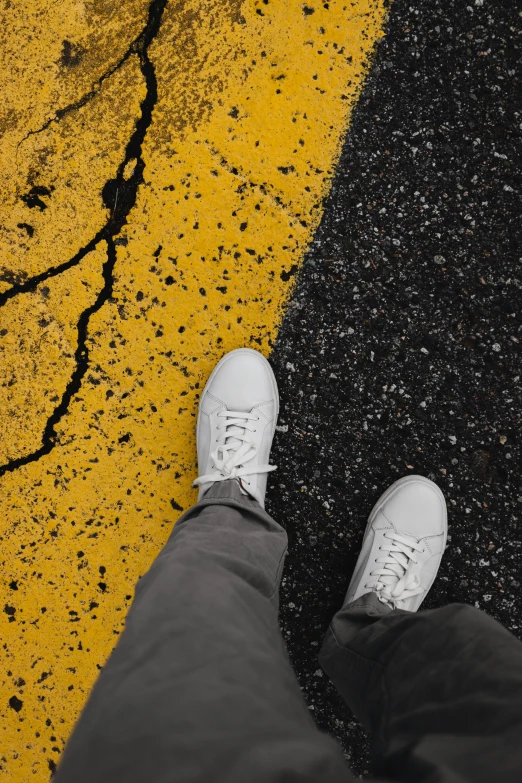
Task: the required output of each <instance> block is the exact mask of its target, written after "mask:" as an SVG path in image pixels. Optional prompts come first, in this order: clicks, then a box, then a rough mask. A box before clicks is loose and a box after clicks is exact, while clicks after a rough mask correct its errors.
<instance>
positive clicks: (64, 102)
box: [0, 0, 385, 783]
mask: <svg viewBox="0 0 522 783" xmlns="http://www.w3.org/2000/svg"><path fill="white" fill-rule="evenodd" d="M13 6H15V7H13ZM148 9H149V5H148V3H146V2H142V1H141V0H139V1H138V0H134V1H133V2H127V3H125V4H118V3H114V4H112V3H105V4H96V5H94V4H90V3H89V4H87V3H82V2H80V3H78V2H77V0H62V2H60V3H58V4H57V3H52V2H50V3H48V4H47V7H46V8H42V7H41V3H40V2H37V0H26V1H25V3H17V4H12V6H11V8H9V9H8V10H6V11H4V12H3V13H4V15H5V16H6V19H5V20H4V24H3V26H2V29H3V33H2V35H3V38H4V41H3V46H2V47H1V50H2V55H1V56H2V58H3V62H2V67H1V68H0V73H1V74H2V76H1V79H2V80H3V82H4V83H3V84H0V91H1V92H2V95H3V96H5V97H4V104H3V109H2V115H1V116H0V127H2V129H3V136H2V141H1V143H0V162H1V166H0V171H1V172H2V173H1V178H0V190H1V193H0V196H1V197H0V253H1V256H0V301H2V299H1V297H2V296H3V298H4V300H5V304H4V306H3V307H2V308H1V309H0V465H3V466H5V465H7V466H11V467H12V466H13V465H15V466H17V467H16V469H15V470H10V469H8V470H7V471H6V472H5V473H4V474H3V476H2V477H1V479H0V497H1V501H2V512H3V513H2V515H1V519H0V545H1V548H0V552H1V562H2V579H1V590H2V596H1V606H2V609H3V612H2V613H1V615H0V616H1V617H2V618H3V619H2V621H1V622H2V623H3V626H2V645H3V646H2V651H1V659H2V666H1V673H0V715H1V720H0V774H1V775H3V776H5V777H8V778H9V780H10V781H12V782H13V783H22V781H23V782H25V781H28V780H31V781H32V780H35V781H40V780H42V781H43V780H47V779H48V775H49V771H50V769H52V767H53V765H54V764H56V763H57V761H58V759H59V753H60V751H61V750H62V749H63V746H64V743H65V741H66V739H67V736H68V734H69V732H70V730H71V727H72V725H73V723H74V720H75V718H76V716H77V714H78V712H79V710H80V709H81V707H82V704H83V703H84V700H85V698H86V696H87V694H88V692H89V689H90V688H91V686H92V683H93V681H94V679H95V678H96V675H97V673H98V670H99V667H100V666H102V665H103V663H104V661H105V660H106V658H107V656H108V654H109V652H110V650H111V649H112V647H113V645H114V644H115V642H116V639H117V635H118V634H119V633H120V632H121V630H122V628H123V624H124V619H125V612H126V610H127V608H128V606H129V603H130V601H131V596H132V593H133V587H134V584H135V582H136V580H137V578H138V577H139V576H140V574H142V573H144V572H145V571H146V570H147V568H148V567H149V565H150V563H151V561H152V559H153V558H154V557H155V555H156V554H157V553H158V551H159V549H160V548H161V546H162V544H163V543H164V542H165V540H166V538H167V536H168V534H169V532H170V529H171V527H172V524H173V523H174V522H175V520H176V518H177V517H178V515H179V510H180V509H181V508H183V509H184V508H187V507H188V506H190V505H191V504H192V503H193V502H194V500H195V497H196V494H195V492H194V491H193V490H192V489H191V486H190V485H191V481H192V479H193V478H194V477H195V475H196V473H195V443H194V423H195V416H196V406H197V400H198V395H199V391H200V390H201V389H202V387H203V384H204V381H205V379H206V377H207V375H208V373H209V371H210V369H211V368H212V366H213V364H214V363H215V361H216V360H217V359H218V358H219V357H220V356H221V355H222V354H223V353H224V352H225V351H228V350H231V349H232V348H236V347H238V346H240V345H251V346H253V347H256V348H259V349H260V350H262V351H263V352H264V353H266V354H268V353H269V351H270V347H271V345H272V344H273V340H274V338H275V337H276V334H277V330H278V327H279V324H280V321H281V317H282V313H283V308H284V303H285V301H286V300H287V298H288V296H289V293H290V291H291V287H292V284H293V280H294V277H295V274H294V273H295V271H296V269H297V268H298V266H299V264H300V262H301V259H302V257H303V253H304V251H305V249H306V247H307V244H308V242H309V241H310V239H311V237H312V235H313V232H314V230H315V228H316V226H317V224H318V221H319V219H320V217H321V212H322V200H323V198H324V196H325V195H326V193H327V191H328V188H329V185H330V182H331V177H332V173H333V170H334V167H335V163H336V161H337V159H338V155H339V152H340V145H341V142H342V139H343V135H344V133H345V130H346V128H347V124H348V121H349V117H350V112H351V110H352V108H353V106H354V103H355V100H356V97H357V94H358V91H359V89H360V87H361V83H362V80H363V78H364V75H365V73H366V71H367V68H368V66H369V60H370V56H371V52H372V50H373V47H374V45H375V42H376V40H377V38H378V37H380V36H381V35H382V29H383V24H384V16H385V10H384V0H353V2H347V1H346V0H345V1H344V2H342V1H341V0H334V1H333V2H329V3H322V2H321V3H319V2H316V1H315V0H310V1H309V2H306V3H303V2H294V0H291V1H289V0H284V1H283V0H277V1H276V0H269V2H265V0H245V2H242V3H241V2H239V1H238V0H209V2H206V3H201V2H200V0H186V1H185V2H180V0H178V1H177V2H174V1H173V0H171V1H170V2H169V3H168V4H167V6H166V9H165V11H164V13H163V17H162V20H161V27H160V29H159V32H158V33H157V35H156V36H155V38H154V40H153V41H151V42H149V44H150V45H147V55H146V57H145V58H144V57H143V56H142V55H140V54H139V47H140V46H141V44H140V43H139V41H140V39H139V36H140V31H141V30H143V28H144V27H145V26H146V24H147V15H148ZM141 40H142V39H141ZM132 41H138V43H137V44H136V45H131V44H132ZM133 47H134V48H133ZM147 57H148V58H149V60H147ZM140 58H141V59H140ZM148 62H150V63H151V67H153V69H154V71H155V79H156V82H157V93H158V94H157V102H156V104H155V106H154V110H153V115H152V121H151V122H150V125H149V126H148V128H147V129H146V135H145V139H144V141H143V144H142V146H141V158H142V160H143V162H144V164H145V168H144V170H143V180H144V181H143V183H142V184H140V186H139V188H138V191H137V199H136V203H135V205H134V206H133V208H132V209H131V210H130V212H129V214H128V216H127V220H126V223H124V224H123V226H121V228H120V227H119V226H118V227H117V229H114V231H113V233H112V234H111V235H110V236H109V235H103V236H101V234H100V232H103V231H104V230H107V228H105V229H104V227H107V226H110V225H115V224H111V223H110V221H111V213H110V212H109V210H108V208H107V206H106V204H107V203H109V202H110V203H112V204H113V206H114V196H115V193H114V192H112V191H111V190H110V187H109V188H107V187H105V190H104V186H105V183H107V182H108V181H109V180H115V178H116V176H117V170H118V166H120V164H122V162H126V163H125V165H124V171H122V172H121V177H120V179H119V180H118V183H119V184H118V187H117V190H118V196H117V198H119V199H123V201H120V207H119V208H120V209H123V208H124V199H125V185H124V183H130V184H132V182H133V181H134V180H133V177H134V178H136V177H137V176H138V174H139V171H138V169H139V161H138V159H137V158H133V157H132V156H131V157H129V154H127V157H126V146H127V143H128V141H129V139H130V138H131V136H132V134H133V131H134V127H135V123H136V122H137V121H138V120H139V118H140V114H141V111H140V103H141V102H142V101H144V99H145V98H146V96H147V95H149V96H150V94H151V81H150V78H151V77H150V73H151V71H150V69H149V70H147V68H149V65H148V64H147V63H148ZM144 74H145V77H144ZM147 74H149V76H147ZM147 79H148V80H149V81H148V82H147ZM127 153H128V151H127ZM133 154H134V153H133ZM136 154H137V153H136ZM137 166H138V169H137V168H136V167H137ZM114 189H116V186H115V188H114ZM114 189H113V190H114ZM102 190H103V191H104V195H105V201H104V198H103V197H102ZM111 192H112V196H111ZM107 194H109V195H107ZM110 198H112V202H111V201H110ZM117 209H118V207H116V211H117ZM109 233H110V232H109ZM95 238H97V239H96V241H94V240H95ZM89 243H91V244H92V250H91V252H85V253H84V254H83V255H82V254H81V253H80V256H79V260H78V263H76V261H74V263H70V265H69V268H67V266H68V264H69V262H70V260H71V259H75V258H78V255H77V254H78V252H79V251H80V250H81V248H85V247H90V245H89ZM111 253H112V255H111ZM114 253H115V255H114ZM111 259H112V261H111ZM111 264H112V265H111ZM62 267H63V271H61V272H60V273H58V272H57V270H58V271H59V270H60V269H62ZM49 270H54V271H52V272H50V271H49ZM109 278H110V282H109ZM34 279H35V280H36V282H37V283H38V285H36V288H35V290H30V289H31V284H30V281H31V280H34ZM38 281H39V282H38ZM24 285H25V286H26V287H25V288H24ZM33 287H34V286H33ZM111 287H112V290H109V289H110V288H111ZM103 291H105V294H106V296H105V298H104V299H103V301H102V299H100V298H99V297H100V292H103ZM13 292H14V294H15V295H13V296H11V298H9V297H10V295H11V293H13ZM17 292H18V293H17ZM96 303H98V304H96ZM89 308H91V310H89ZM82 314H83V315H82ZM86 314H88V315H86ZM82 319H83V320H82ZM79 322H80V338H81V332H82V328H83V330H84V337H85V338H86V339H85V346H83V342H82V345H81V346H80V347H81V351H80V353H81V352H82V351H86V352H88V359H89V366H88V368H87V370H86V371H85V372H84V373H83V375H81V377H80V376H78V388H77V389H76V390H74V393H72V392H71V394H70V399H69V400H68V401H67V404H66V405H64V409H63V410H62V414H63V415H62V414H60V416H58V417H55V419H54V424H53V426H52V427H51V430H53V429H54V431H55V432H56V437H55V439H54V441H53V437H54V436H53V437H49V434H50V432H51V430H50V429H49V427H50V425H49V423H48V422H49V420H50V417H51V419H52V417H53V411H55V410H56V409H57V407H59V406H60V404H61V403H62V402H63V399H64V394H66V393H67V392H66V390H67V388H68V387H70V383H71V377H73V376H74V373H75V371H77V368H78V366H79V365H78V351H79V350H80V349H79V348H78V339H79V329H78V324H79ZM82 324H83V327H82ZM82 355H84V354H82ZM85 355H87V354H86V353H85ZM80 360H81V357H80ZM46 427H47V430H46ZM46 433H47V435H46ZM51 434H52V433H51ZM43 443H47V445H48V446H49V448H48V450H47V452H46V453H43V454H42V455H41V456H39V458H37V457H36V456H34V460H33V461H29V462H28V463H27V464H21V463H23V462H24V460H26V459H27V458H28V456H29V458H30V455H31V454H32V455H38V454H39V449H40V450H41V449H42V444H43ZM172 600H173V606H175V601H176V596H173V597H172Z"/></svg>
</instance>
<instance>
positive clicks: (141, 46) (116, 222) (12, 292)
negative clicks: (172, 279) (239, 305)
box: [0, 0, 168, 477]
mask: <svg viewBox="0 0 522 783" xmlns="http://www.w3.org/2000/svg"><path fill="white" fill-rule="evenodd" d="M167 2H168V0H152V2H151V4H150V5H149V12H148V19H147V23H146V25H145V27H144V28H143V30H142V31H141V33H140V35H139V36H138V37H137V38H136V39H135V41H133V43H132V44H131V48H132V47H134V50H133V51H132V52H130V54H136V55H137V56H138V57H139V60H140V70H141V73H142V76H143V78H144V79H145V85H146V88H147V92H146V95H145V98H144V99H143V101H142V103H141V117H140V118H139V119H138V120H137V122H136V125H135V128H134V132H133V134H132V136H131V138H130V139H129V142H128V143H127V147H126V149H125V156H124V159H123V160H122V162H121V163H120V165H119V166H118V171H117V173H116V176H115V177H114V178H113V179H110V180H108V181H107V182H106V183H105V185H104V187H103V190H102V197H103V200H104V203H105V206H106V207H107V208H108V209H109V210H110V215H109V219H108V221H107V223H106V224H105V226H104V227H103V228H102V229H101V230H100V231H98V233H97V234H96V235H95V236H94V237H93V238H92V239H91V240H90V242H89V243H88V244H87V245H85V247H83V248H82V249H81V250H79V251H78V253H76V254H75V255H74V256H73V257H72V258H71V259H69V261H67V262H65V263H64V264H61V265H60V266H59V267H54V268H53V269H51V270H47V271H46V272H44V273H42V274H40V275H36V276H35V277H33V278H31V279H30V280H27V281H25V282H24V283H21V284H18V285H16V286H13V288H10V289H9V290H8V291H5V292H4V293H3V294H2V295H0V306H1V305H3V304H5V303H6V302H7V301H8V300H9V299H11V298H12V297H13V296H16V295H17V294H19V293H24V292H27V291H34V290H35V289H36V287H37V286H38V285H39V283H41V282H42V281H43V280H46V279H48V278H49V277H54V276H55V275H57V274H59V273H60V272H63V271H65V270H66V269H70V268H71V267H72V266H75V265H76V264H78V263H79V262H80V261H81V260H82V258H84V257H85V256H86V255H87V253H89V252H90V251H91V250H94V248H95V247H96V246H97V245H98V244H99V242H101V241H102V240H104V241H105V242H106V243H107V260H106V261H105V263H104V265H103V268H102V277H103V280H104V285H103V288H102V289H101V291H100V292H99V294H98V296H97V298H96V301H95V302H94V304H93V305H91V306H90V307H88V308H86V309H85V310H84V311H83V312H82V314H81V315H80V318H79V319H78V325H77V329H78V345H77V348H76V351H75V354H74V358H75V361H76V367H75V369H74V371H73V373H72V375H71V378H70V380H69V383H68V384H67V387H66V389H65V391H64V393H63V395H62V399H61V400H60V402H59V404H58V405H57V406H56V408H55V409H54V411H53V412H52V413H51V415H50V416H49V418H48V419H47V422H46V425H45V427H44V431H43V435H42V445H41V446H40V447H39V448H38V449H36V451H33V452H32V453H30V454H27V455H25V456H23V457H18V458H16V459H13V460H10V461H9V462H7V463H6V464H5V465H0V477H1V476H3V475H4V474H5V473H8V472H13V471H15V470H17V469H18V468H20V467H22V466H23V465H27V464H29V463H31V462H36V461H37V460H39V459H40V457H43V456H44V455H46V454H49V453H50V451H52V449H53V448H54V446H55V445H56V426H57V424H58V423H59V422H60V421H61V419H62V418H63V416H64V415H65V414H66V413H67V410H68V407H69V404H70V402H71V400H72V398H73V397H74V395H75V394H77V392H78V391H79V390H80V387H81V383H82V380H83V377H84V375H85V373H86V372H87V369H88V366H89V349H88V348H87V337H88V327H89V320H90V318H91V316H92V315H93V314H94V313H96V312H98V310H100V309H101V307H102V306H103V305H104V304H105V302H107V301H108V300H109V299H110V298H111V297H112V289H113V273H114V267H115V264H116V246H115V242H114V237H115V236H117V234H119V232H120V231H121V228H122V226H123V225H125V223H126V222H127V217H128V215H129V213H130V211H131V210H132V208H133V206H134V204H135V203H136V198H137V194H138V187H139V186H140V185H141V183H142V182H143V171H144V169H145V162H144V160H143V159H142V157H141V150H142V146H143V142H144V140H145V136H146V134H147V130H148V128H149V126H150V124H151V122H152V113H153V111H154V106H155V105H156V102H157V98H158V89H157V80H156V72H155V68H154V65H153V63H152V62H151V60H150V59H149V55H148V48H149V46H150V44H151V43H152V41H153V40H154V38H155V37H156V35H157V34H158V31H159V29H160V25H161V19H162V16H163V11H164V10H165V7H166V5H167ZM133 160H135V161H136V163H135V166H134V170H133V172H132V174H131V176H130V177H129V178H128V179H127V180H126V179H125V178H124V172H125V168H126V166H127V164H128V163H129V162H130V161H133Z"/></svg>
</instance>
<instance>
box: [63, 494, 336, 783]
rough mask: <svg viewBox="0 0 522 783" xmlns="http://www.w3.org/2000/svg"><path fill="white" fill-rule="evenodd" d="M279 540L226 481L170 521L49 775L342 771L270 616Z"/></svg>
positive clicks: (283, 777) (124, 778) (224, 778)
mask: <svg viewBox="0 0 522 783" xmlns="http://www.w3.org/2000/svg"><path fill="white" fill-rule="evenodd" d="M286 546H287V539H286V533H285V532H284V530H283V528H281V527H280V526H279V525H278V524H276V523H275V522H274V521H273V520H272V519H271V518H270V517H269V516H268V514H266V513H265V511H263V510H262V509H261V508H260V506H259V505H258V504H257V503H255V502H254V501H252V500H249V499H248V498H246V497H244V496H243V495H241V494H240V492H239V488H238V485H237V482H236V481H227V482H224V483H222V484H216V485H214V486H213V487H212V488H211V489H210V490H209V492H208V493H207V495H206V496H205V498H204V499H203V501H202V502H201V503H199V504H198V505H196V506H195V507H194V508H192V509H191V510H190V511H188V512H187V513H186V514H185V515H184V516H183V517H182V518H181V519H180V520H179V522H178V523H177V524H176V525H175V527H174V530H173V532H172V535H171V536H170V538H169V540H168V542H167V544H166V546H165V548H164V549H163V551H162V552H161V553H160V555H159V556H158V558H157V559H156V561H155V562H154V564H153V565H152V567H151V569H150V571H149V572H148V573H147V574H146V575H145V576H144V577H143V578H142V579H141V580H140V581H139V583H138V586H137V588H136V595H135V599H134V602H133V604H132V606H131V608H130V611H129V614H128V617H127V622H126V627H125V630H124V632H123V634H122V635H121V637H120V639H119V642H118V644H117V646H116V648H115V650H114V652H113V653H112V655H111V657H110V658H109V660H108V662H107V664H106V666H105V668H104V669H103V671H102V673H101V675H100V677H99V679H98V681H97V683H96V685H95V686H94V689H93V691H92V694H91V696H90V698H89V701H88V703H87V705H86V707H85V709H84V711H83V713H82V715H81V717H80V719H79V721H78V724H77V726H76V728H75V730H74V732H73V734H72V737H71V738H70V740H69V743H68V745H67V747H66V750H65V753H64V757H63V759H62V762H61V764H60V767H59V769H58V773H57V777H56V779H57V781H58V783H66V781H70V783H102V782H103V783H118V782H119V781H121V782H122V783H196V782H197V783H276V782H277V783H294V781H295V782H296V783H297V781H304V782H306V783H308V782H310V783H311V782H312V781H314V783H315V781H329V783H332V782H334V783H336V782H337V781H339V783H341V781H342V782H343V783H346V782H347V781H348V780H350V776H349V773H348V771H347V769H346V767H345V764H344V760H343V756H342V753H341V751H340V749H339V748H338V747H337V745H336V744H335V743H334V742H333V741H332V740H330V739H329V738H327V737H326V736H323V735H322V734H320V733H319V731H318V730H317V729H316V727H315V726H314V724H313V722H312V720H311V718H310V716H309V713H308V710H307V709H306V706H305V704H304V701H303V698H302V695H301V691H300V689H299V686H298V684H297V681H296V679H295V676H294V673H293V671H292V668H291V666H290V663H289V661H288V657H287V654H286V650H285V647H284V643H283V640H282V637H281V634H280V632H279V627H278V621H277V596H278V587H279V580H280V577H281V571H282V567H283V561H284V557H285V553H286Z"/></svg>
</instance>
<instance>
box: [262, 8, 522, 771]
mask: <svg viewBox="0 0 522 783" xmlns="http://www.w3.org/2000/svg"><path fill="white" fill-rule="evenodd" d="M519 22H520V17H519V16H517V14H516V13H515V10H514V7H513V5H512V4H510V3H509V2H500V3H494V4H492V3H488V2H482V0H476V2H470V3H469V4H468V5H466V4H465V3H454V2H452V0H420V2H416V3H410V2H409V0H396V2H394V4H393V6H392V8H391V12H390V16H389V21H388V27H387V30H386V37H385V38H384V39H383V40H382V41H381V43H380V45H379V47H378V51H377V56H376V59H375V62H374V65H373V68H372V70H371V73H370V76H369V79H368V81H367V83H366V87H365V89H364V92H363V95H362V97H361V99H360V101H359V103H358V105H357V108H356V110H355V114H354V117H353V120H352V125H351V128H350V131H349V135H348V138H347V140H346V143H345V146H344V150H343V154H342V157H341V160H340V163H339V167H338V171H337V175H336V178H335V181H334V185H333V188H332V191H331V193H330V196H329V198H328V200H327V204H326V210H325V213H324V217H323V220H322V223H321V225H320V228H319V230H318V231H317V233H316V236H315V240H314V242H313V244H312V247H311V249H310V251H309V253H308V255H307V256H306V258H305V262H304V266H303V268H302V271H301V273H300V276H299V280H298V282H297V288H296V290H295V293H294V295H293V298H292V301H291V303H290V306H289V309H288V312H287V315H286V318H285V320H284V323H283V327H282V329H281V331H280V333H279V337H278V340H277V344H276V347H275V350H274V353H273V360H274V363H275V369H276V373H277V377H278V379H279V383H280V387H281V392H282V413H281V419H280V425H281V428H280V433H279V435H278V437H277V444H276V449H275V455H274V461H275V463H276V464H279V471H278V472H277V473H275V474H273V477H272V489H271V492H270V502H269V509H270V511H271V512H272V513H273V515H274V516H275V517H276V518H277V519H279V520H280V521H281V522H282V523H283V524H285V525H287V527H288V531H289V535H290V556H289V559H288V563H287V567H286V571H285V577H284V583H283V594H282V608H281V615H282V622H283V626H284V633H285V638H286V642H287V644H288V647H289V650H290V654H291V658H292V661H293V664H294V666H295V668H296V671H297V673H298V676H299V679H300V682H301V685H302V688H303V691H304V693H305V696H306V698H307V701H308V704H309V706H310V709H311V710H312V712H313V715H314V717H315V719H316V721H317V722H318V724H319V726H320V727H321V728H322V729H323V730H325V731H327V732H329V733H331V734H333V735H334V736H335V737H336V738H337V739H338V740H339V741H340V742H341V743H342V745H343V746H344V748H345V750H346V753H347V756H348V758H349V759H350V762H351V764H352V765H353V767H354V769H355V771H356V772H358V773H359V774H362V773H364V772H365V771H366V770H367V769H368V763H369V762H368V744H367V742H366V739H365V736H364V732H363V730H362V729H361V728H360V726H359V725H358V724H357V722H356V721H355V720H354V719H353V717H352V716H351V715H350V713H349V711H348V709H347V708H346V707H345V705H344V704H343V703H342V701H341V699H340V697H338V695H337V694H336V693H335V692H334V690H333V688H332V686H331V685H330V684H329V683H328V682H327V680H326V677H325V676H324V675H323V673H322V672H321V670H320V668H319V666H318V664H317V660H316V654H317V650H318V645H319V644H320V640H321V637H322V634H323V633H324V630H325V628H326V626H327V624H328V622H329V618H330V617H331V615H332V614H333V613H334V611H335V610H336V608H337V607H338V606H339V605H340V602H341V601H342V598H343V595H344V591H345V589H346V587H347V585H348V581H349V577H350V574H351V571H352V569H353V567H354V565H355V561H356V558H357V554H358V550H359V547H360V544H361V538H362V531H363V529H364V526H365V524H366V519H367V516H368V514H369V512H370V510H371V508H372V506H373V504H374V502H375V501H376V500H377V498H378V497H379V495H380V493H381V492H382V491H383V490H384V489H385V488H386V486H387V485H388V484H390V483H391V482H392V481H394V480H395V479H397V478H399V477H401V476H404V475H407V474H409V473H410V474H411V473H421V474H423V475H425V476H428V477H429V478H431V479H433V480H434V481H436V482H437V484H438V485H439V486H440V487H441V489H442V490H443V492H444V493H445V496H446V498H447V502H448V510H449V522H450V537H449V544H448V549H447V551H446V554H445V557H444V561H443V565H442V568H441V571H440V574H439V577H438V579H437V582H436V584H435V586H434V588H433V589H432V592H431V594H430V596H429V598H428V599H427V601H426V604H425V605H426V606H427V607H435V606H438V605H440V604H443V603H447V602H453V601H464V602H467V603H471V604H473V605H475V606H477V607H479V608H480V609H483V610H484V611H486V612H488V613H489V614H491V615H492V616H493V617H495V618H497V619H498V620H500V621H501V622H502V623H504V624H505V625H506V626H507V627H508V628H509V629H511V630H512V631H513V633H515V634H517V635H519V636H522V612H521V606H522V596H521V584H520V583H521V576H522V551H521V546H522V545H521V527H522V521H521V502H522V497H521V494H522V492H521V486H520V468H521V464H522V462H521V456H520V440H521V431H520V411H521V382H520V373H521V360H520V359H521V353H520V340H521V329H520V327H521V320H520V306H521V301H522V298H521V291H520V241H519V238H520V202H519V196H520V181H521V177H520V159H519V158H518V159H517V148H518V149H519V142H520V121H521V117H520V113H519V111H518V109H519V105H518V106H517V103H516V95H517V90H518V94H520V83H519V79H520V48H519V41H517V33H518V35H519V34H520V26H519ZM517 26H518V30H517V29H516V28H517Z"/></svg>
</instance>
